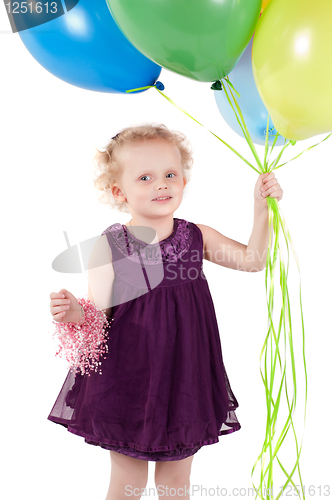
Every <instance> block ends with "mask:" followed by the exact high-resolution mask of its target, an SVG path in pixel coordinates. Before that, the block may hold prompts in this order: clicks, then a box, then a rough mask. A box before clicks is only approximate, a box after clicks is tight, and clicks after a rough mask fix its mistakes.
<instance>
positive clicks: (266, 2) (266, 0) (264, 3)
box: [261, 0, 271, 12]
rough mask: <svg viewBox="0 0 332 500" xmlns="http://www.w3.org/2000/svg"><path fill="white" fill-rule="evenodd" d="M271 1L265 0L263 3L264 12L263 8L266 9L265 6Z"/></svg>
mask: <svg viewBox="0 0 332 500" xmlns="http://www.w3.org/2000/svg"><path fill="white" fill-rule="evenodd" d="M270 2H271V0H263V3H262V10H261V12H263V10H264V9H265V7H266V6H267V5H268V4H269V3H270Z"/></svg>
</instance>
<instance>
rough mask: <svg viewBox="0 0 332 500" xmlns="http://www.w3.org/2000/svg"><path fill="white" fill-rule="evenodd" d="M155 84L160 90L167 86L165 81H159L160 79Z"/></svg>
mask: <svg viewBox="0 0 332 500" xmlns="http://www.w3.org/2000/svg"><path fill="white" fill-rule="evenodd" d="M154 86H155V87H157V89H158V90H164V88H165V86H164V84H163V83H161V82H159V81H158V82H156V83H155V84H154Z"/></svg>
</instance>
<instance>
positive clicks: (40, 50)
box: [16, 0, 162, 95]
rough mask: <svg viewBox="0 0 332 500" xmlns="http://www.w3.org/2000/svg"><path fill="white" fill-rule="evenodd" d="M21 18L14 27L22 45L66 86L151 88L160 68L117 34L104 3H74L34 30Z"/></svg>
mask: <svg viewBox="0 0 332 500" xmlns="http://www.w3.org/2000/svg"><path fill="white" fill-rule="evenodd" d="M34 15H35V16H36V15H37V14H36V13H35V14H34ZM16 16H17V15H16ZM24 16H27V14H19V18H17V17H16V19H17V23H18V22H19V21H20V22H19V23H18V24H19V25H20V29H22V26H24V25H25V29H24V28H23V31H18V33H19V35H20V37H21V39H22V41H23V43H24V45H25V47H26V48H27V49H28V51H29V52H30V54H31V55H32V56H33V57H34V58H35V59H36V60H37V61H38V62H39V63H40V64H41V65H42V66H43V67H44V68H45V69H47V70H48V71H49V72H50V73H52V74H53V75H55V76H56V77H58V78H60V79H61V80H63V81H65V82H67V83H70V84H71V85H75V86H76V87H80V88H83V89H87V90H94V91H97V92H110V93H125V91H126V90H129V89H132V88H137V87H145V86H148V85H154V83H155V81H156V80H157V78H158V76H159V75H160V72H161V69H162V68H161V66H159V65H158V64H155V63H154V62H153V61H151V60H150V59H148V58H147V57H145V56H144V55H143V54H142V53H141V52H139V51H138V50H137V49H136V47H134V46H133V45H132V44H131V43H130V42H129V40H128V39H127V38H126V37H125V36H124V34H123V33H122V32H121V31H120V29H119V28H118V26H117V24H116V23H115V21H114V19H113V17H112V14H111V13H110V11H109V8H108V7H107V3H106V1H105V0H93V1H91V0H80V1H79V2H78V3H77V4H76V5H75V6H74V7H73V8H71V9H70V10H69V11H68V10H67V12H66V13H64V14H63V15H59V16H58V17H57V18H55V19H53V20H51V21H49V22H44V24H40V25H38V26H34V27H30V26H31V23H30V24H29V22H30V21H31V16H30V20H29V19H28V16H27V17H26V19H25V18H24ZM138 92H142V91H138ZM138 92H134V93H138ZM130 94H131V93H129V94H128V95H130Z"/></svg>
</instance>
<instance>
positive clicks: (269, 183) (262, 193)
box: [254, 172, 283, 207]
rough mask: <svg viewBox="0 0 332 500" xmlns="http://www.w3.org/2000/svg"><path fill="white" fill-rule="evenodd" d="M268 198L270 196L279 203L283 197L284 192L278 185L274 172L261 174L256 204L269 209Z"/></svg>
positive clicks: (257, 187)
mask: <svg viewBox="0 0 332 500" xmlns="http://www.w3.org/2000/svg"><path fill="white" fill-rule="evenodd" d="M267 196H270V198H276V199H277V200H278V201H280V200H281V198H282V196H283V190H282V189H281V187H280V185H279V184H278V181H277V179H276V176H275V174H274V173H273V172H265V174H260V175H259V177H258V179H257V182H256V185H255V191H254V198H255V202H258V203H260V204H261V205H262V206H264V207H267V201H266V197H267Z"/></svg>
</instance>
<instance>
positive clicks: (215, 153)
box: [0, 5, 332, 500]
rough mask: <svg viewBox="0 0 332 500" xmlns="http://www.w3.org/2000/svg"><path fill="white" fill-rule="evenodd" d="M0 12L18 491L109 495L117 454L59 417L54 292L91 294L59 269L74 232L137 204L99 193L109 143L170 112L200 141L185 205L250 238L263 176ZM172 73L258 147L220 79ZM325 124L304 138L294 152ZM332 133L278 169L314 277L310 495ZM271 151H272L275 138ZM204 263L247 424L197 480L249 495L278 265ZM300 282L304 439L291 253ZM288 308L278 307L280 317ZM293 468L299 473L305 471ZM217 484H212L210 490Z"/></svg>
mask: <svg viewBox="0 0 332 500" xmlns="http://www.w3.org/2000/svg"><path fill="white" fill-rule="evenodd" d="M0 13H1V16H2V21H1V29H2V30H3V31H2V32H1V36H0V50H1V73H2V77H1V80H0V85H1V93H0V95H1V148H0V155H1V158H0V161H1V220H2V224H1V229H2V245H1V253H2V256H1V259H2V269H1V293H2V300H1V304H2V313H1V320H2V336H1V337H2V356H1V359H2V363H1V365H2V390H1V394H2V398H1V399H2V401H1V407H2V411H1V419H2V427H1V429H2V435H1V448H2V456H3V458H4V464H3V465H4V469H3V480H2V490H3V498H6V500H10V499H19V498H23V497H26V496H29V498H30V497H31V498H34V500H44V499H47V500H53V499H59V498H62V499H63V500H67V499H68V500H69V499H72V498H80V499H82V500H85V499H86V500H87V499H91V498H93V499H94V500H97V499H100V500H104V498H105V496H106V492H107V489H108V483H109V475H110V466H111V464H110V456H109V452H108V451H106V450H103V449H101V448H99V447H95V446H92V445H88V444H86V443H85V442H84V439H83V438H81V437H79V436H75V435H73V434H71V433H69V432H67V430H66V429H65V428H64V427H62V426H60V425H56V424H54V423H52V422H50V421H48V420H47V416H48V414H49V412H50V410H51V408H52V406H53V404H54V401H55V399H56V397H57V395H58V393H59V391H60V389H61V386H62V384H63V381H64V379H65V377H66V374H67V366H66V362H65V361H64V360H62V359H59V358H58V357H55V344H54V342H53V341H52V337H51V332H52V324H51V320H52V318H51V315H50V311H49V300H50V299H49V294H50V293H51V292H52V291H58V290H59V289H60V288H62V287H64V288H67V289H68V290H70V291H71V292H72V293H74V294H75V295H76V296H80V295H83V294H86V292H87V283H86V278H85V276H83V275H78V274H60V273H56V272H55V271H53V269H52V267H51V264H52V261H53V259H54V258H55V257H56V256H57V255H58V254H59V253H60V252H62V251H63V250H65V248H66V242H65V239H64V234H63V231H66V232H67V234H68V237H69V241H70V244H71V245H74V244H76V243H78V242H80V241H83V240H85V239H88V238H90V237H92V236H96V235H98V234H100V233H101V232H102V231H103V230H104V229H105V228H107V227H108V226H110V225H111V224H113V223H114V222H120V223H126V222H128V221H129V220H130V215H127V214H122V213H120V212H117V211H115V210H111V209H110V208H108V207H106V206H104V205H101V204H99V203H98V201H97V198H96V193H95V191H94V188H93V184H92V172H93V167H92V157H93V154H94V147H104V146H105V145H106V143H107V141H108V140H109V138H110V137H112V136H113V135H114V134H116V133H117V132H118V131H119V130H120V129H121V128H122V127H125V126H129V125H136V124H140V123H143V122H154V123H164V124H165V125H166V126H167V127H169V128H170V129H176V130H180V131H182V132H183V133H185V134H186V136H187V137H188V139H189V140H190V142H191V143H192V145H193V147H194V157H195V162H194V166H193V172H192V179H191V181H190V184H189V185H188V186H187V188H186V189H187V193H186V195H185V197H184V199H183V202H182V205H181V206H180V207H179V209H178V210H177V211H176V212H175V214H174V216H175V217H179V218H184V219H186V220H189V221H192V222H194V223H202V224H205V225H208V226H211V227H213V228H215V229H216V230H218V231H219V232H221V233H222V234H224V235H226V236H228V237H230V238H232V239H235V240H238V241H240V242H241V243H244V244H247V243H248V240H249V237H250V235H251V231H252V225H253V207H254V203H253V202H254V199H253V191H254V185H255V183H256V180H257V177H258V174H256V172H255V171H253V170H252V169H251V168H250V167H249V166H248V165H246V164H245V163H244V162H242V161H241V160H240V159H239V158H238V157H237V156H235V155H234V154H233V153H232V152H231V151H230V150H228V149H227V148H226V147H225V146H224V145H223V144H222V143H221V142H220V141H218V140H217V139H216V138H215V137H214V136H213V135H212V134H210V133H209V132H208V131H207V130H206V129H205V128H203V127H201V126H200V125H198V124H197V123H196V122H194V121H193V120H191V119H190V118H189V117H188V116H186V115H185V114H183V113H182V112H181V111H179V110H178V109H177V108H175V107H174V106H173V105H172V104H170V103H169V102H168V101H167V100H166V99H164V98H163V97H162V96H160V95H159V94H158V92H157V91H155V90H154V89H150V90H148V91H146V92H144V93H141V94H137V95H122V94H121V95H120V94H111V93H109V94H108V93H97V92H93V91H87V90H84V89H81V88H78V87H74V86H72V85H70V84H68V83H66V82H64V81H61V80H59V79H58V78H56V77H55V76H53V75H52V74H50V73H49V72H48V71H46V70H45V69H44V68H43V67H42V66H41V65H40V64H39V63H38V62H36V60H35V59H34V58H33V57H32V56H31V55H30V53H29V52H28V51H27V50H26V48H25V46H24V45H23V43H22V41H21V39H20V37H19V35H18V34H11V33H10V27H9V23H8V20H7V19H6V18H5V11H4V7H3V5H2V6H1V7H0ZM6 30H8V32H7V33H6ZM159 80H160V81H162V82H163V84H164V85H165V90H164V92H165V94H166V95H168V96H169V97H171V98H172V99H173V100H174V101H175V102H176V103H177V104H179V105H180V106H181V107H183V108H184V109H185V110H186V111H187V112H189V113H190V114H191V115H192V116H194V117H195V118H196V119H197V120H198V121H200V122H201V123H203V124H204V125H205V126H206V127H207V128H208V129H210V130H212V131H213V132H214V133H216V134H217V135H219V136H220V137H222V138H223V139H224V140H226V141H227V142H228V143H230V144H231V145H232V146H233V147H235V148H236V149H237V150H238V151H239V152H241V153H242V154H243V155H245V157H246V158H248V159H249V160H250V161H253V158H252V157H251V152H250V150H249V148H248V147H247V145H246V143H245V141H244V139H242V138H241V137H239V136H238V135H236V134H235V133H234V132H233V131H232V130H231V129H230V128H229V127H228V125H227V124H226V123H225V121H224V120H223V118H222V117H221V115H220V113H219V111H218V108H217V105H216V103H215V99H214V95H213V91H212V90H210V84H209V83H200V82H195V81H193V80H190V79H188V78H184V77H181V76H180V75H177V74H175V73H172V72H170V71H167V70H165V69H163V70H162V73H161V75H160V77H159ZM331 128H332V127H331ZM325 135H326V134H324V135H322V136H319V137H318V136H316V137H314V138H311V139H308V140H306V141H301V142H298V143H297V145H296V146H295V147H293V148H291V147H289V148H288V149H287V150H286V151H287V153H286V154H285V159H290V158H292V157H293V156H295V155H296V154H297V153H299V152H300V151H302V150H304V149H305V148H307V147H308V146H310V145H312V144H316V143H317V142H319V140H321V139H322V138H323V137H325ZM331 141H332V138H331V139H329V140H328V141H326V142H324V143H323V144H321V145H319V146H318V147H317V148H314V149H313V150H311V151H309V152H307V153H306V154H305V155H303V156H302V157H301V158H299V159H297V160H295V161H294V162H291V163H289V164H287V165H286V166H284V167H282V168H281V169H279V170H276V171H275V173H276V177H277V179H278V182H279V183H280V185H281V187H282V189H283V190H284V197H283V199H282V200H281V202H280V207H281V209H282V212H283V214H284V217H285V219H286V222H287V225H288V228H289V231H290V234H291V237H292V240H293V242H294V245H295V250H296V253H297V256H298V259H299V262H300V270H301V279H302V282H301V283H302V302H303V312H304V322H305V337H306V361H307V370H308V384H309V388H308V391H309V392H308V410H307V421H306V427H305V437H304V445H303V451H302V456H301V461H300V466H301V475H302V481H303V484H304V485H305V486H306V488H309V486H310V485H314V486H315V488H316V492H317V493H316V495H315V496H311V498H320V497H319V495H318V488H319V486H322V487H323V486H324V485H327V484H329V482H330V471H331V458H330V453H329V450H330V447H331V426H330V411H331V403H330V394H331V389H330V382H331V323H330V311H331V298H332V294H331V289H330V283H331V265H330V250H331V243H332V239H331V233H330V227H331V226H330V219H331V182H332V175H331V159H330V157H331V151H332V142H331ZM257 149H258V151H259V154H260V155H261V156H262V154H263V147H262V146H257ZM278 150H279V148H278ZM284 161H285V160H284ZM204 272H205V274H206V276H207V279H208V282H209V285H210V289H211V293H212V296H213V299H214V304H215V308H216V312H217V317H218V322H219V327H220V337H221V343H222V349H223V357H224V362H225V366H226V369H227V372H228V375H229V379H230V382H231V386H232V389H233V391H234V393H235V395H236V397H237V399H238V401H239V405H240V406H239V408H238V410H237V416H238V419H239V421H240V423H241V426H242V428H241V430H240V431H238V432H236V433H234V434H230V435H226V436H221V437H220V438H219V439H220V440H219V443H218V444H214V445H210V446H205V447H203V448H202V449H201V450H200V451H199V452H198V453H197V455H196V456H195V458H194V461H193V465H192V474H191V484H192V486H193V485H198V487H202V488H206V489H209V488H216V487H217V486H219V487H220V488H222V487H223V488H227V489H228V493H229V496H234V495H232V494H231V488H235V487H237V488H249V487H251V486H252V484H251V470H252V467H253V465H254V463H255V461H256V458H257V457H258V455H259V453H260V452H261V449H262V443H263V440H264V436H265V421H266V406H265V393H264V386H263V383H262V379H261V375H260V369H259V366H260V364H259V356H260V352H261V349H262V347H263V342H264V339H265V336H266V334H267V306H266V296H265V284H264V277H265V271H264V272H261V273H248V274H247V273H243V272H239V271H234V270H230V269H227V268H225V267H222V266H217V265H215V264H212V263H210V262H208V261H204ZM278 276H279V274H278V271H277V277H276V279H275V286H276V294H277V295H278V296H280V288H279V284H278ZM288 286H289V293H290V301H291V311H292V322H293V336H294V342H295V348H296V349H297V353H298V356H299V357H298V363H297V374H298V381H297V383H298V404H299V406H298V408H297V411H296V414H297V415H298V416H297V420H295V423H296V430H297V436H298V442H299V445H300V443H301V437H302V430H303V416H304V412H303V401H304V377H303V362H302V360H301V348H302V341H301V338H302V337H301V336H302V331H301V324H300V308H299V275H298V272H297V268H296V263H295V260H294V257H293V255H292V254H291V255H290V279H289V282H288ZM276 300H277V299H276ZM277 313H278V309H277V308H276V316H275V325H276V327H277V324H278V314H277ZM289 384H291V380H290V379H289ZM289 387H291V385H289ZM291 394H292V392H290V396H291ZM301 402H302V404H301ZM283 423H284V421H283V420H282V424H283ZM281 429H282V426H280V427H279V429H278V435H279V433H280V431H281ZM281 449H282V450H283V451H282V452H281V453H280V455H278V456H279V459H280V460H281V462H282V463H284V464H286V462H287V457H288V458H289V457H292V460H290V461H289V462H287V463H289V464H291V465H292V466H293V465H294V462H295V442H294V437H293V433H292V429H290V430H289V433H288V437H287V438H286V441H285V443H284V445H283V446H282V448H281ZM274 464H275V466H274V468H275V471H277V470H280V469H279V467H278V464H277V461H276V460H275V461H274ZM154 467H155V462H150V463H149V482H148V487H154V486H155V483H154V477H153V472H154ZM258 470H259V468H258V467H257V469H256V476H255V477H256V480H255V484H256V485H257V484H258V483H259V479H258V477H259V472H258ZM287 470H288V472H290V470H291V467H288V469H287ZM280 477H281V478H282V479H284V476H280ZM294 481H295V483H296V484H299V479H298V475H294ZM277 484H278V485H280V484H281V482H278V483H277ZM322 491H323V492H324V491H326V490H322ZM323 492H322V496H323ZM214 494H216V492H215V493H213V490H211V491H210V496H213V495H214ZM206 495H207V493H203V494H202V496H206ZM243 495H244V494H243V493H242V496H243ZM293 495H294V492H291V496H293ZM194 496H195V497H200V494H199V493H195V495H194ZM229 496H228V495H226V496H224V498H228V497H229ZM244 496H249V495H244ZM308 497H309V496H308ZM154 498H157V497H154Z"/></svg>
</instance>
